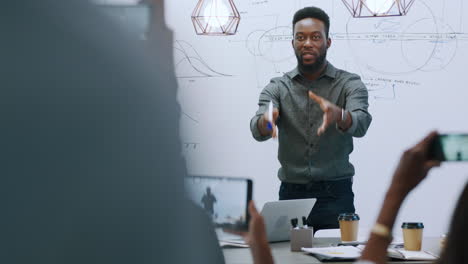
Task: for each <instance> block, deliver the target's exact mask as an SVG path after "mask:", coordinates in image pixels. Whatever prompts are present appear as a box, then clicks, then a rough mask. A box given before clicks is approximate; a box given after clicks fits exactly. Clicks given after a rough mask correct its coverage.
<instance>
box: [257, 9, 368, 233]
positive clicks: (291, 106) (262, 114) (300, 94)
mask: <svg viewBox="0 0 468 264" xmlns="http://www.w3.org/2000/svg"><path fill="white" fill-rule="evenodd" d="M329 28H330V20H329V17H328V15H327V14H326V13H325V12H324V11H323V10H321V9H319V8H316V7H307V8H303V9H301V10H299V11H297V12H296V14H295V15H294V18H293V34H294V36H293V41H292V45H293V48H294V51H295V54H296V57H297V61H298V66H297V67H296V68H295V69H293V70H292V71H290V72H288V73H286V74H284V75H283V76H282V77H278V78H273V79H272V80H271V82H270V83H269V84H268V85H267V86H266V87H265V88H264V89H263V91H262V92H261V94H260V99H259V103H258V104H259V109H258V111H257V112H256V114H255V116H254V117H253V118H252V120H251V122H250V129H251V131H252V135H253V137H254V138H255V139H256V140H258V141H265V140H267V139H269V138H271V137H276V136H278V140H279V150H278V159H279V161H280V163H281V168H280V169H279V171H278V177H279V179H280V180H281V182H282V183H281V187H280V191H279V198H280V200H288V199H302V198H317V203H316V205H315V206H314V208H313V209H312V211H311V213H310V214H309V217H308V224H309V225H311V226H313V227H314V230H319V229H327V228H338V221H337V217H338V214H340V213H349V212H354V211H355V208H354V202H353V200H354V194H353V191H352V177H353V175H354V167H353V165H352V164H351V163H350V162H349V154H350V153H351V152H352V150H353V137H362V136H364V135H365V134H366V131H367V129H368V127H369V125H370V123H371V120H372V117H371V115H370V114H369V113H368V111H367V109H368V106H369V104H368V93H367V89H366V87H365V85H364V83H363V82H362V81H361V79H360V77H359V76H358V75H356V74H352V73H349V72H346V71H343V70H340V69H337V68H335V67H334V66H333V65H332V64H331V63H329V62H328V61H327V60H326V54H327V49H328V48H329V47H330V45H331V39H330V38H329V36H328V32H329ZM270 102H272V104H273V108H272V109H273V111H271V110H270V107H269V105H270Z"/></svg>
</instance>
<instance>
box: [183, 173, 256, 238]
mask: <svg viewBox="0 0 468 264" xmlns="http://www.w3.org/2000/svg"><path fill="white" fill-rule="evenodd" d="M185 185H186V189H187V193H188V195H189V198H190V199H191V200H192V201H193V202H194V203H195V204H197V205H198V206H200V207H201V208H202V209H203V210H204V211H205V213H206V214H207V215H208V217H209V218H210V219H211V220H212V221H213V223H214V226H215V227H216V228H226V229H231V230H247V227H248V221H249V215H248V210H247V206H248V203H249V201H250V200H251V199H252V181H251V180H250V179H245V178H231V177H209V176H190V177H186V180H185Z"/></svg>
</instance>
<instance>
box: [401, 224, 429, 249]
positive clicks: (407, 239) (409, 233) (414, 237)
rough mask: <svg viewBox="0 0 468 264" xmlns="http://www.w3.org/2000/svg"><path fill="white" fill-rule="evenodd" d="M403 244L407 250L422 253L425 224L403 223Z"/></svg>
mask: <svg viewBox="0 0 468 264" xmlns="http://www.w3.org/2000/svg"><path fill="white" fill-rule="evenodd" d="M401 228H402V230H403V242H404V244H405V249H406V250H412V251H420V250H421V246H422V235H423V229H424V225H423V223H409V222H406V223H403V224H402V225H401Z"/></svg>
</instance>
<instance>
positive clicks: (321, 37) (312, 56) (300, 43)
mask: <svg viewBox="0 0 468 264" xmlns="http://www.w3.org/2000/svg"><path fill="white" fill-rule="evenodd" d="M292 45H293V48H294V53H295V54H296V58H297V63H298V65H299V68H300V69H302V70H303V71H306V72H310V73H312V72H316V71H317V70H320V69H321V67H322V66H323V64H324V62H325V58H326V57H327V49H328V48H329V47H330V45H331V40H330V39H329V38H327V37H326V34H325V25H324V24H323V22H322V21H321V20H318V19H316V18H304V19H302V20H299V21H297V23H296V25H295V26H294V38H293V41H292Z"/></svg>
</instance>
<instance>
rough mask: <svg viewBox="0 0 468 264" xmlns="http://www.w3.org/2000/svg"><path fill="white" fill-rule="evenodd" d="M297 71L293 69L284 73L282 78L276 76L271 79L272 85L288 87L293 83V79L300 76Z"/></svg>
mask: <svg viewBox="0 0 468 264" xmlns="http://www.w3.org/2000/svg"><path fill="white" fill-rule="evenodd" d="M298 74H299V73H298V71H297V69H293V70H291V71H289V72H285V73H283V75H281V76H276V77H273V78H271V80H270V84H273V85H288V84H290V83H291V81H292V79H294V78H295V77H296V76H297V75H298Z"/></svg>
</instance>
